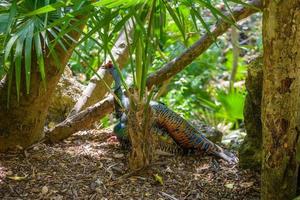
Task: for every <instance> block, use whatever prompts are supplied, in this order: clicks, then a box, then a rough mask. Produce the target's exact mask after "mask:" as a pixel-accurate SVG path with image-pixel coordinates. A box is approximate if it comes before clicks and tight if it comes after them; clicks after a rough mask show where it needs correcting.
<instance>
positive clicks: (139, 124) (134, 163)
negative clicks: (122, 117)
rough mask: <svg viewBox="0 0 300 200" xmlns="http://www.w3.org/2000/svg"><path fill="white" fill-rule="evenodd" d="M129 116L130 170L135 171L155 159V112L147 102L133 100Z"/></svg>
mask: <svg viewBox="0 0 300 200" xmlns="http://www.w3.org/2000/svg"><path fill="white" fill-rule="evenodd" d="M127 116H128V122H127V128H128V137H129V140H130V142H131V152H130V156H129V168H130V170H132V171H135V170H139V169H142V168H144V167H146V166H147V165H149V164H150V163H151V162H152V160H153V158H154V152H155V151H154V149H155V144H154V139H153V135H152V133H151V129H152V125H153V121H154V119H153V111H152V109H151V107H150V106H146V104H145V102H143V101H139V100H134V102H132V100H131V102H130V108H129V111H128V113H127Z"/></svg>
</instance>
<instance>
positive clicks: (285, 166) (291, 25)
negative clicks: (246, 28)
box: [261, 0, 300, 200]
mask: <svg viewBox="0 0 300 200" xmlns="http://www.w3.org/2000/svg"><path fill="white" fill-rule="evenodd" d="M264 6H265V9H264V12H263V46H264V66H263V74H264V78H263V79H264V80H263V97H262V133H263V162H262V177H261V178H262V184H261V185H262V186H261V197H262V199H272V200H276V199H293V197H295V194H296V187H297V175H298V163H297V161H296V153H297V152H296V150H297V148H296V147H297V143H298V138H299V133H300V132H299V131H300V125H299V122H300V112H299V107H300V98H299V97H300V52H299V51H300V31H299V30H300V1H299V0H279V1H272V0H264ZM298 153H299V152H298Z"/></svg>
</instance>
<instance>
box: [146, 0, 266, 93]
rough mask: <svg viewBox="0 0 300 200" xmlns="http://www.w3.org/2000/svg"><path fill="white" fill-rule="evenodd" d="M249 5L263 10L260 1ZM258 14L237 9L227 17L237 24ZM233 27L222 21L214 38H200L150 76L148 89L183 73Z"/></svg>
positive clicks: (213, 33) (251, 9) (254, 11)
mask: <svg viewBox="0 0 300 200" xmlns="http://www.w3.org/2000/svg"><path fill="white" fill-rule="evenodd" d="M249 4H250V5H252V6H255V7H257V8H259V9H261V8H262V3H261V1H260V0H253V1H251V2H250V3H249ZM256 12H258V10H257V9H254V8H251V7H239V8H235V9H234V10H233V12H232V13H231V14H227V17H228V18H231V19H232V20H235V21H236V22H237V21H240V20H242V19H244V18H246V17H248V16H250V15H252V14H253V13H256ZM231 26H232V24H230V23H228V22H226V21H224V20H221V21H220V22H219V23H217V24H216V27H215V28H214V30H213V31H211V35H212V36H213V37H212V36H211V35H210V34H208V33H207V34H205V35H204V36H203V37H202V38H200V40H198V41H197V42H196V43H194V44H193V45H192V46H191V47H190V48H188V49H187V50H186V51H185V52H183V53H182V54H181V55H180V56H178V57H176V58H174V59H173V60H171V61H170V62H168V63H167V64H166V65H165V66H164V67H162V68H161V69H159V70H157V71H156V72H154V73H152V74H150V75H149V77H148V79H147V87H148V88H151V87H152V86H153V85H158V84H161V83H162V82H163V81H165V80H167V79H169V78H171V77H172V76H174V75H176V74H177V73H178V72H180V71H182V70H183V69H184V68H185V67H186V66H187V65H189V64H190V63H191V62H192V61H193V60H195V59H196V58H197V57H198V56H200V55H201V54H202V53H203V52H204V51H206V49H208V48H209V47H210V46H211V45H212V44H213V43H214V38H217V37H218V36H220V35H222V34H223V33H225V32H226V31H227V30H228V29H229V28H230V27H231Z"/></svg>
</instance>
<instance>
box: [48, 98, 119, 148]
mask: <svg viewBox="0 0 300 200" xmlns="http://www.w3.org/2000/svg"><path fill="white" fill-rule="evenodd" d="M113 108H114V99H113V97H112V96H109V97H107V98H105V99H103V100H102V101H100V102H98V103H96V104H95V105H93V106H90V107H88V108H86V109H85V110H82V111H81V112H79V113H76V114H75V115H73V116H70V117H68V118H67V119H66V120H65V121H63V122H61V123H59V124H57V125H56V126H55V127H54V128H52V129H50V130H47V131H46V142H51V143H54V142H57V141H60V140H62V139H65V138H67V137H69V136H70V135H72V134H73V133H76V132H77V131H80V130H84V129H88V128H90V127H91V126H92V125H93V123H94V122H95V121H97V120H99V118H102V117H104V116H105V115H107V114H108V113H111V112H112V111H113Z"/></svg>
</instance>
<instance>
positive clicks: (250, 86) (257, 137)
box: [239, 56, 263, 170]
mask: <svg viewBox="0 0 300 200" xmlns="http://www.w3.org/2000/svg"><path fill="white" fill-rule="evenodd" d="M262 65H263V61H262V57H261V56H260V57H258V58H256V59H255V60H254V61H253V62H251V63H250V64H249V65H248V74H247V78H246V89H247V92H248V93H247V96H246V99H245V106H244V122H245V128H246V132H247V135H246V137H245V140H244V142H243V144H242V145H241V147H240V148H239V160H240V162H239V165H240V166H241V167H242V168H250V169H255V170H260V168H261V160H262V159H261V154H262V127H261V126H262V125H261V96H262V85H263V84H262V83H263V72H262V70H263V69H262V68H263V66H262Z"/></svg>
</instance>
